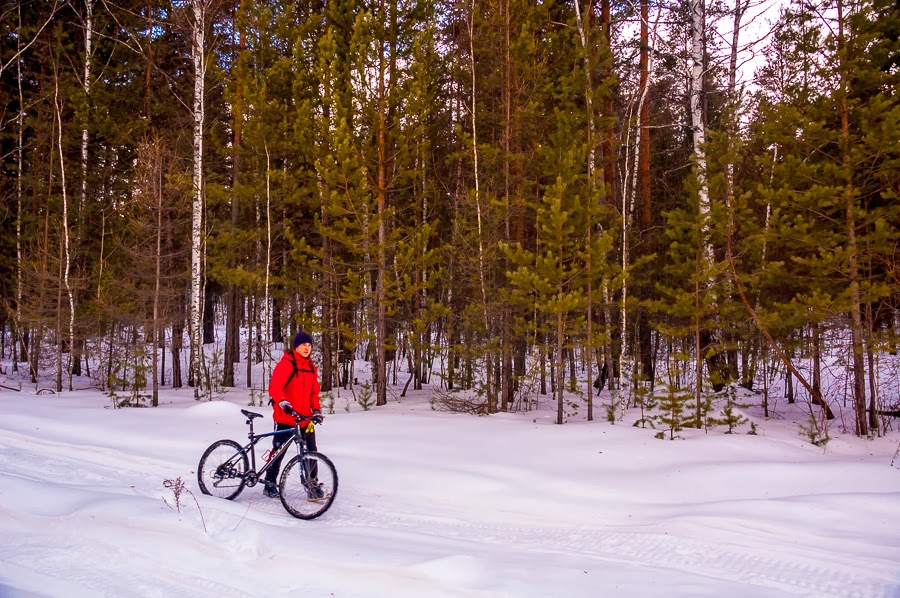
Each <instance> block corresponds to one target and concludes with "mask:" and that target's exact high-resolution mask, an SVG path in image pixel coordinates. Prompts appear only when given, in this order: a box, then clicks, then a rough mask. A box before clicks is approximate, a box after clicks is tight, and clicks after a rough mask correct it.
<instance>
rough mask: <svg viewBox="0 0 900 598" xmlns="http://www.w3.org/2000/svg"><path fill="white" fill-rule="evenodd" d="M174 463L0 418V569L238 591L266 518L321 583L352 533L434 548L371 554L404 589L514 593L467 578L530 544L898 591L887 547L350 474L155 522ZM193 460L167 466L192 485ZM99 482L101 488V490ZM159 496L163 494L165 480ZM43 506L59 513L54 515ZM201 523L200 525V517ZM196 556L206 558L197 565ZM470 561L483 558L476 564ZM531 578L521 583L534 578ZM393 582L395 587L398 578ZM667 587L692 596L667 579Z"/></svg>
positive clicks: (795, 588)
mask: <svg viewBox="0 0 900 598" xmlns="http://www.w3.org/2000/svg"><path fill="white" fill-rule="evenodd" d="M173 471H175V472H177V471H178V467H177V464H173V463H172V462H171V461H170V460H167V459H162V458H160V459H156V458H151V457H146V456H139V455H135V454H130V453H128V452H124V451H122V450H117V449H114V448H109V447H106V446H104V447H99V446H91V445H73V444H67V443H61V442H55V441H54V440H45V439H36V438H34V437H32V436H27V435H24V434H19V433H16V432H11V431H7V430H0V480H2V485H0V487H2V488H3V489H2V490H0V512H2V513H3V519H4V520H5V521H6V522H7V523H3V524H0V533H2V534H3V535H4V536H5V537H6V540H4V541H3V542H2V543H0V563H2V566H3V570H2V571H0V573H3V572H15V573H16V575H17V577H19V578H33V579H34V580H35V584H36V587H39V588H43V589H42V590H41V591H42V592H49V595H58V594H57V592H55V591H54V588H55V584H60V586H59V587H60V588H66V591H65V593H66V594H67V595H70V596H93V595H97V596H102V595H112V596H117V595H126V594H128V595H139V596H198V595H202V596H207V595H209V596H212V595H215V596H249V595H252V594H253V593H254V584H255V582H254V580H258V579H259V576H260V574H261V571H262V572H263V573H265V572H266V571H271V569H272V567H275V566H276V565H274V564H266V563H264V562H262V561H264V560H266V559H268V560H270V561H271V560H273V558H274V557H273V554H278V559H277V560H278V561H279V565H277V566H285V561H290V558H289V557H285V556H284V555H283V554H281V553H279V552H278V551H273V553H272V554H269V553H268V552H267V547H268V546H271V545H277V544H278V543H279V541H280V540H279V538H280V537H281V536H279V534H278V533H277V532H273V529H274V530H279V529H280V530H281V531H283V532H286V533H287V534H289V535H292V536H293V535H296V534H295V533H296V531H297V530H298V528H300V529H301V530H302V531H303V532H305V533H308V535H309V536H311V537H312V538H313V539H314V540H315V543H316V544H317V546H319V547H320V549H322V551H323V552H324V553H325V556H320V557H318V561H317V566H318V570H319V571H322V572H323V573H322V575H323V577H322V579H321V580H320V581H313V582H311V583H312V584H313V585H314V586H315V585H316V584H321V589H322V591H323V592H324V591H326V590H327V589H328V588H334V587H335V586H334V584H335V583H338V581H339V580H338V578H339V577H340V575H341V571H342V570H346V568H348V567H349V568H359V565H356V564H354V563H353V562H347V561H348V560H349V561H353V560H356V559H347V557H343V558H344V562H341V561H339V560H336V558H335V556H333V555H338V554H339V553H341V548H340V547H341V546H346V542H345V541H344V542H343V543H342V540H344V539H345V538H346V537H347V536H355V537H356V538H357V539H358V540H359V541H358V544H359V545H360V548H359V551H360V553H362V554H364V555H365V553H367V552H374V551H376V550H377V549H376V548H373V547H377V546H379V545H384V544H389V545H390V544H401V545H402V544H404V543H407V544H410V545H422V544H425V545H429V546H432V547H434V550H433V554H423V555H420V557H419V564H418V565H416V566H415V567H412V568H410V567H408V566H406V565H408V561H409V560H411V559H410V557H408V556H404V557H400V558H399V559H398V558H397V557H393V558H392V557H381V558H382V559H383V564H384V565H385V566H387V567H388V569H387V571H393V573H394V575H395V576H396V577H395V578H393V579H394V580H396V579H398V578H399V579H402V580H403V591H402V592H400V593H399V595H404V596H416V595H425V594H427V595H440V594H441V588H442V586H445V585H446V584H448V583H452V582H456V583H460V582H462V583H463V584H464V585H465V583H466V582H468V584H469V585H470V587H469V588H467V589H466V590H465V591H461V588H458V589H457V590H456V591H453V592H450V593H448V594H447V595H472V596H480V595H485V596H488V595H491V596H493V595H517V593H516V592H515V591H514V590H512V591H511V593H510V589H509V586H507V588H505V589H502V590H499V591H491V590H490V589H489V588H486V589H479V588H478V586H487V585H489V584H487V583H486V582H485V577H486V570H490V569H497V568H499V569H500V570H503V568H504V567H505V568H508V569H510V570H513V569H515V568H516V567H517V566H518V565H517V564H516V563H517V561H519V560H524V559H521V558H519V557H521V556H522V555H534V554H535V553H538V554H543V555H545V556H544V557H543V558H544V559H545V560H546V561H547V562H548V563H550V564H553V563H565V565H559V566H573V565H574V566H577V567H578V568H581V567H584V568H585V569H586V570H585V574H587V569H588V568H593V569H595V570H596V569H599V570H601V571H602V570H612V569H615V568H617V567H621V566H625V567H627V570H634V571H640V572H644V574H647V575H650V576H651V577H652V576H653V575H659V573H654V571H657V570H664V571H669V572H675V573H677V574H678V577H679V578H684V579H688V580H689V579H691V578H692V577H697V578H700V579H703V578H710V577H711V578H715V579H718V580H722V581H724V582H734V583H736V584H737V583H739V584H740V586H739V587H741V588H742V589H743V591H744V592H745V593H744V594H743V595H746V596H808V597H810V598H812V597H842V598H852V597H859V598H882V597H884V598H891V597H896V596H898V595H900V590H898V587H900V583H898V578H897V570H898V568H897V563H896V561H891V560H890V559H882V560H875V559H860V558H854V557H852V556H845V555H840V554H835V552H834V551H833V550H828V549H825V548H822V549H818V548H813V547H810V546H796V547H794V548H793V549H792V550H791V551H787V550H785V549H784V547H783V546H778V547H775V548H769V547H768V546H767V539H766V537H765V536H764V535H753V534H752V533H750V532H745V534H744V536H743V537H742V541H741V542H740V543H736V542H727V543H725V542H721V541H719V542H717V541H704V540H701V539H698V538H696V537H693V538H691V537H685V536H678V535H674V534H669V533H662V532H658V533H657V532H653V531H647V530H640V531H631V530H629V529H628V528H622V529H617V530H615V531H611V530H610V529H609V527H604V528H591V527H590V526H584V527H580V528H575V527H572V526H571V525H560V524H559V522H556V521H554V517H553V513H548V515H547V517H545V518H544V520H542V521H540V522H538V523H539V524H535V522H533V521H528V522H527V523H528V524H529V525H518V524H509V525H506V524H504V525H498V524H496V523H495V522H486V523H478V522H477V516H473V520H472V521H463V520H461V519H460V518H459V515H458V513H457V512H456V511H453V510H449V511H442V510H441V506H440V503H435V504H431V505H427V507H428V508H429V511H428V512H422V507H421V506H419V507H417V506H416V505H415V504H412V505H401V504H397V503H396V501H391V500H382V497H381V496H380V495H379V494H378V493H377V492H375V491H374V490H367V489H365V488H354V487H352V486H350V487H342V493H341V494H340V495H339V496H338V500H337V502H336V504H335V506H334V507H333V508H332V510H331V511H330V512H329V513H328V514H327V515H326V516H325V517H324V518H323V519H321V520H319V521H318V522H316V524H315V527H313V526H311V524H309V523H305V522H298V521H297V520H294V519H293V518H291V517H290V516H289V515H288V514H287V513H286V512H285V511H284V510H283V508H282V507H281V505H280V503H279V502H277V501H271V500H266V499H263V498H262V497H261V496H260V495H259V487H256V488H253V489H245V491H244V493H243V494H242V495H241V496H239V497H238V499H237V500H236V501H234V502H227V501H221V500H217V499H213V498H211V497H204V496H199V491H196V490H195V492H196V494H197V495H198V496H197V498H198V499H199V501H200V505H201V509H202V513H203V516H204V521H201V520H200V518H199V517H198V516H197V515H198V514H197V511H196V507H195V506H194V505H193V501H192V500H191V499H190V498H189V497H183V502H184V504H185V506H184V507H183V512H182V513H181V514H180V515H177V516H176V514H175V513H174V511H173V512H171V515H172V516H171V517H170V518H169V519H167V520H165V523H166V524H165V525H163V526H160V519H159V517H158V516H154V517H149V516H148V517H142V516H141V515H140V514H141V513H143V512H146V513H153V514H158V513H159V511H160V510H161V509H165V505H164V504H163V502H162V500H161V499H162V497H165V496H166V494H167V492H169V491H166V490H164V489H163V488H162V487H161V485H160V482H161V480H163V479H166V478H171V477H174V474H173ZM191 471H192V470H191ZM191 471H181V473H180V474H178V475H181V476H182V477H183V478H184V481H185V482H186V483H187V484H188V485H189V487H190V488H192V489H194V488H195V487H196V483H195V481H194V478H193V476H192V473H191ZM55 486H66V487H67V488H69V490H72V489H74V490H76V491H77V492H75V493H74V494H73V493H72V492H71V491H70V492H66V493H60V495H61V496H64V497H66V498H61V499H58V500H57V499H55V498H54V493H53V490H52V489H53V487H55ZM18 493H25V494H28V495H31V494H34V496H35V497H37V498H36V499H35V500H34V501H33V502H32V503H31V505H30V508H29V512H28V513H25V514H22V513H13V512H12V506H13V505H12V504H11V502H12V497H13V496H14V495H16V494H18ZM79 493H80V494H79ZM42 494H43V495H44V496H42ZM97 494H100V495H102V496H101V497H100V498H99V500H98V497H97ZM78 496H83V500H78V499H77V497H78ZM73 497H75V498H73ZM7 499H10V500H9V501H8V500H7ZM168 500H169V502H170V503H172V502H173V500H172V496H171V494H170V493H169V496H168ZM135 501H139V503H140V504H137V505H136V504H135ZM8 503H10V504H8ZM417 511H418V512H417ZM52 517H53V518H56V519H53V520H52V521H51V520H50V518H52ZM204 523H205V525H206V526H207V528H208V530H209V531H208V533H207V532H204V530H203V525H204ZM185 524H187V525H189V526H190V527H192V528H193V529H192V533H191V534H190V535H188V538H189V539H190V541H189V542H187V543H185V542H183V541H181V542H180V543H172V542H169V543H172V547H171V550H167V551H166V552H165V553H164V554H154V553H153V552H152V551H151V550H148V546H147V545H145V543H144V541H143V540H142V538H143V537H144V536H146V535H150V536H151V537H153V536H161V539H160V540H158V541H159V542H162V543H163V544H166V545H168V544H167V540H166V539H165V536H166V535H167V534H171V535H172V536H173V537H175V536H176V535H177V534H182V535H183V529H184V525H185ZM122 525H127V526H129V527H131V528H133V529H135V531H136V532H139V533H135V534H134V536H135V538H136V541H135V543H134V544H131V545H123V544H122V543H121V542H118V541H117V540H116V538H117V533H118V532H117V530H118V528H119V526H122ZM304 526H305V527H304ZM85 530H88V531H87V532H85ZM85 533H87V534H88V535H89V536H90V537H89V538H88V540H89V542H90V545H91V547H92V550H91V551H90V553H89V554H84V551H82V552H81V553H80V554H79V555H78V558H77V559H73V558H72V556H73V555H72V552H73V551H77V550H78V547H79V545H80V544H81V543H83V542H84V541H85V538H84V535H85ZM263 536H272V538H271V539H266V538H264V537H263ZM423 536H424V537H425V539H424V540H423ZM48 546H50V548H49V549H48ZM486 547H488V548H489V549H487V548H486ZM490 547H492V548H490ZM498 547H499V550H500V552H501V553H503V554H505V555H506V558H505V559H504V561H503V562H493V563H490V561H491V559H496V557H493V556H492V555H493V554H496V553H497V551H498ZM198 555H200V556H199V558H200V560H201V563H203V564H204V565H205V567H204V568H201V569H199V570H198V569H197V567H196V563H197V560H198ZM436 555H455V556H451V557H449V558H448V557H438V556H436ZM470 555H474V556H470ZM235 556H237V557H238V558H239V559H241V560H243V565H242V566H238V567H233V566H229V570H228V571H220V569H221V567H220V565H219V563H220V562H222V561H223V559H225V560H227V562H233V561H234V558H235ZM226 557H227V558H226ZM371 558H374V559H375V560H376V561H377V560H378V558H379V557H378V556H377V554H369V555H366V558H363V559H361V560H363V561H366V560H368V559H371ZM473 559H474V560H473ZM398 560H399V562H398ZM481 560H485V561H487V562H489V563H490V564H487V565H481V564H478V563H479V562H480V561H481ZM111 563H125V564H127V567H128V571H129V573H128V575H127V576H126V577H125V578H124V579H120V578H118V577H116V576H114V575H112V574H111ZM188 563H191V565H190V566H189V565H188ZM331 570H333V575H334V576H335V577H332V576H331V575H332V573H329V571H331ZM147 572H153V573H152V574H148V573H147ZM532 574H534V573H532ZM48 577H49V578H50V581H49V582H48ZM65 580H68V581H65ZM0 581H2V579H0ZM48 583H49V585H48ZM395 583H396V581H392V579H391V578H390V577H388V578H385V579H383V580H376V581H374V582H373V584H372V585H371V586H370V587H369V589H368V590H367V591H360V590H359V589H356V591H350V592H349V593H347V592H345V593H344V594H342V595H359V596H367V595H369V596H378V595H382V591H387V589H388V588H390V587H391V584H395ZM538 583H539V582H537V581H535V582H532V585H530V586H529V585H528V584H524V585H523V587H531V588H534V589H538V588H539V587H540V586H539V585H537V584H538ZM698 583H699V582H698ZM307 585H308V584H307ZM338 587H340V586H338ZM550 587H552V586H550ZM748 590H750V591H749V592H747V591H748ZM367 592H370V593H367ZM417 592H419V593H418V594H417ZM393 593H394V594H398V592H397V590H396V588H394V589H393ZM669 594H670V595H685V596H687V595H690V594H687V593H685V594H679V593H678V592H677V591H675V592H672V591H669ZM0 595H3V594H2V587H0ZM38 595H39V594H38ZM326 595H327V594H326ZM534 595H540V594H539V593H535V594H534ZM545 595H546V594H545ZM632 595H637V594H632ZM646 595H652V593H650V592H649V591H648V593H647V594H646ZM697 595H701V594H697ZM4 598H5V597H4Z"/></svg>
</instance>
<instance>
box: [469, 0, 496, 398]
mask: <svg viewBox="0 0 900 598" xmlns="http://www.w3.org/2000/svg"><path fill="white" fill-rule="evenodd" d="M469 60H470V68H471V75H472V158H473V161H474V169H475V172H474V179H475V209H476V212H477V216H478V276H479V280H480V282H481V302H482V307H483V312H484V332H485V334H486V335H487V337H486V338H485V352H484V375H485V396H486V397H487V405H488V410H489V411H491V412H493V411H496V410H497V397H496V395H495V393H494V388H493V380H492V372H493V368H492V366H491V364H492V358H491V348H490V334H491V324H490V315H489V312H488V301H487V281H486V278H485V264H484V229H483V223H482V210H481V190H480V187H479V181H478V179H479V172H478V134H477V130H476V127H475V115H476V107H475V89H476V85H475V0H472V5H471V12H470V13H469Z"/></svg>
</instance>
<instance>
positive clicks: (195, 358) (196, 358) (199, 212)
mask: <svg viewBox="0 0 900 598" xmlns="http://www.w3.org/2000/svg"><path fill="white" fill-rule="evenodd" d="M207 8H208V6H207V0H191V9H192V11H193V23H192V31H191V54H192V58H193V65H194V106H193V120H194V172H193V209H192V214H191V318H190V323H191V326H190V331H191V368H190V374H189V376H188V377H189V383H191V384H193V387H194V398H195V399H199V398H200V364H201V355H200V353H201V351H203V343H202V338H201V333H202V330H201V328H202V311H203V303H202V298H201V288H202V282H203V272H202V267H201V265H202V251H203V186H204V178H203V127H204V124H205V123H204V121H205V117H206V112H205V104H206V89H205V86H204V79H205V76H206V37H205V36H206V16H207Z"/></svg>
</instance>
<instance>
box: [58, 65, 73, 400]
mask: <svg viewBox="0 0 900 598" xmlns="http://www.w3.org/2000/svg"><path fill="white" fill-rule="evenodd" d="M55 75H56V78H55V87H54V91H53V104H54V106H55V107H56V122H57V125H58V129H57V135H58V147H59V173H60V188H61V189H62V210H63V213H62V232H63V249H64V256H63V257H64V261H63V264H62V280H63V286H64V287H65V289H66V295H67V296H68V298H69V326H68V328H69V330H68V342H69V357H70V361H71V356H72V351H73V347H74V345H75V298H74V296H73V294H72V286H71V284H70V283H69V269H70V267H71V254H70V252H69V201H68V197H67V195H66V161H65V160H64V159H63V137H62V108H61V107H60V105H59V74H58V73H55ZM57 332H58V333H59V332H61V331H57ZM59 344H60V347H61V346H62V340H61V339H60V341H59ZM61 366H62V357H61V356H60V367H61ZM67 372H68V386H69V390H70V391H71V390H72V369H71V367H70V368H67ZM60 375H61V373H60ZM57 386H58V388H57V391H60V392H61V391H62V381H61V380H57Z"/></svg>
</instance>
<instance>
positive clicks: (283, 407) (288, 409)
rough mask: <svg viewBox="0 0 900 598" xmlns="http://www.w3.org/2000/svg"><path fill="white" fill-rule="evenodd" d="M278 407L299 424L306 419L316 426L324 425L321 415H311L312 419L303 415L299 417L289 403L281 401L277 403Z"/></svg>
mask: <svg viewBox="0 0 900 598" xmlns="http://www.w3.org/2000/svg"><path fill="white" fill-rule="evenodd" d="M278 406H279V407H281V410H282V411H284V412H285V414H286V415H289V416H291V417H293V418H294V420H295V421H297V422H300V421H301V420H304V419H308V420H312V421H313V422H315V423H317V424H323V423H325V419H324V418H323V417H322V414H321V413H318V414H316V413H313V415H312V417H306V416H304V415H300V414H299V413H297V412H296V411H294V407H293V406H292V405H291V404H290V402H289V401H281V402H279V403H278Z"/></svg>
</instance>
